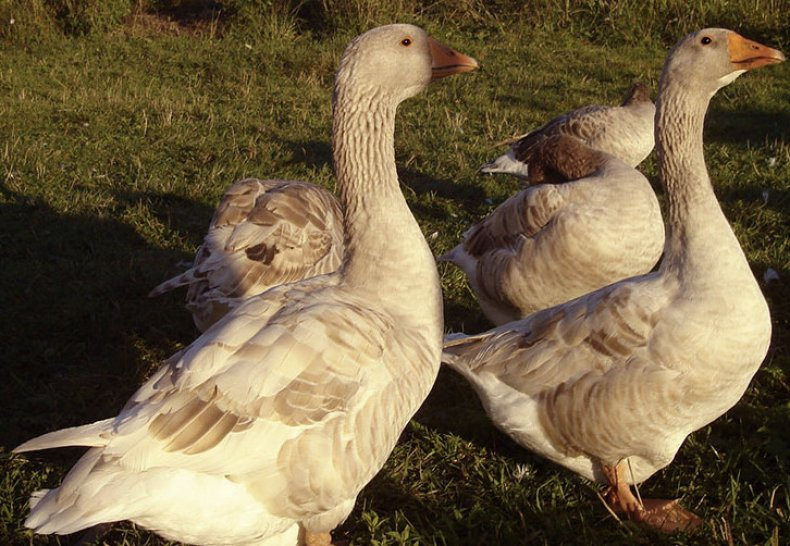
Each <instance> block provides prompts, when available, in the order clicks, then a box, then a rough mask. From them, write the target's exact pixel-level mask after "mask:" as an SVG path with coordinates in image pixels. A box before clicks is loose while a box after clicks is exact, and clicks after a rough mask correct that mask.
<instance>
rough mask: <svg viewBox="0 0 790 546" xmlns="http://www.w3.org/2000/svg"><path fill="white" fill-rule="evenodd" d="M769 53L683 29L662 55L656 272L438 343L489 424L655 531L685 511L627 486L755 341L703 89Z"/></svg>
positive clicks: (664, 460) (716, 408) (707, 402)
mask: <svg viewBox="0 0 790 546" xmlns="http://www.w3.org/2000/svg"><path fill="white" fill-rule="evenodd" d="M783 60H784V55H783V54H782V53H780V52H779V51H777V50H774V49H771V48H768V47H766V46H763V45H760V44H758V43H756V42H752V41H750V40H747V39H745V38H743V37H741V36H740V35H738V34H736V33H735V32H732V31H728V30H725V29H704V30H701V31H698V32H694V33H692V34H690V35H688V36H686V37H685V38H683V39H682V40H680V41H679V42H678V44H677V45H676V46H675V47H674V48H673V49H672V51H671V52H670V54H669V56H668V58H667V61H666V63H665V65H664V69H663V72H662V76H661V80H660V88H659V92H658V100H657V114H656V142H657V157H658V167H659V174H660V178H661V181H662V183H663V184H664V186H665V188H666V191H667V196H668V201H669V215H668V223H667V240H666V246H665V251H664V257H663V259H662V261H661V265H660V267H659V269H658V271H656V272H653V273H648V274H646V275H642V276H639V277H635V278H631V279H627V280H623V281H621V282H619V283H616V284H613V285H611V286H608V287H605V288H602V289H599V290H597V291H595V292H592V293H590V294H588V295H585V296H582V297H580V298H578V299H576V300H573V301H571V302H568V303H565V304H563V305H560V306H556V307H553V308H549V309H546V310H543V311H540V312H538V313H535V314H533V315H530V316H529V317H527V318H525V319H523V320H520V321H517V322H512V323H509V324H506V325H503V326H501V327H499V328H495V329H493V330H490V331H488V332H485V333H482V334H479V335H471V336H462V335H459V336H453V337H452V338H448V339H447V340H446V344H445V351H444V355H443V361H444V362H446V363H447V364H448V365H450V366H451V367H452V368H453V369H454V370H456V371H457V372H459V373H460V374H461V375H463V376H464V377H465V378H466V379H467V380H468V381H469V382H470V383H471V385H472V386H473V388H474V389H475V391H476V392H477V394H478V395H479V397H480V399H481V401H482V404H483V406H484V408H485V410H486V412H487V413H488V415H489V416H490V418H491V420H492V421H493V423H494V424H495V425H496V426H497V427H499V428H500V429H501V430H503V431H504V432H506V433H507V434H509V435H510V436H511V437H512V438H513V439H514V440H515V441H517V442H518V443H519V444H521V445H523V446H525V447H527V448H529V449H531V450H533V451H535V452H536V453H539V454H541V455H543V456H545V457H547V458H549V459H550V460H552V461H554V462H556V463H559V464H561V465H563V466H565V467H567V468H569V469H570V470H573V471H574V472H577V473H579V474H581V475H582V476H584V477H586V478H588V479H592V480H598V481H602V482H605V483H609V484H611V488H612V490H611V493H612V496H611V497H610V499H611V501H612V503H613V505H614V506H618V507H619V508H621V509H622V510H624V511H625V512H627V513H629V514H630V515H631V516H632V517H634V518H635V519H639V520H643V521H646V522H647V523H650V524H652V525H655V526H656V527H658V528H660V529H664V530H673V529H677V528H682V527H684V526H685V525H687V524H689V523H694V522H695V519H694V518H693V517H692V515H690V513H688V512H685V511H684V510H682V509H680V507H679V506H678V505H677V504H676V503H674V502H667V501H663V502H662V501H655V502H650V503H648V501H647V500H645V501H644V504H642V503H641V502H640V501H639V500H637V499H636V498H635V497H634V495H633V494H632V493H631V491H630V488H629V485H628V484H633V483H639V482H642V481H644V480H646V479H647V478H649V477H650V476H651V475H652V474H654V473H655V472H656V471H658V470H659V469H661V468H663V467H665V466H666V465H668V464H669V463H670V462H671V461H672V459H673V458H674V457H675V454H676V453H677V451H678V449H679V448H680V446H681V444H682V443H683V441H684V439H685V438H686V437H687V436H688V435H689V434H690V433H691V432H693V431H695V430H697V429H699V428H700V427H703V426H705V425H707V424H708V423H710V422H712V421H713V420H715V419H716V418H717V417H719V416H720V415H722V414H723V413H724V412H725V411H727V410H728V409H729V408H731V407H732V406H733V405H734V404H736V403H737V402H738V400H739V399H740V398H741V396H742V395H743V393H744V391H745V390H746V388H747V386H748V385H749V382H750V380H751V378H752V376H753V375H754V374H755V372H756V371H757V369H758V368H759V366H760V364H761V363H762V361H763V359H764V357H765V355H766V352H767V350H768V346H769V343H770V339H771V319H770V314H769V310H768V306H767V304H766V301H765V298H764V297H763V294H762V293H761V291H760V288H759V286H758V284H757V281H756V280H755V278H754V276H753V274H752V272H751V270H750V268H749V264H748V262H747V260H746V257H745V256H744V254H743V251H742V249H741V247H740V245H739V244H738V240H737V239H736V237H735V235H734V233H733V231H732V229H731V227H730V225H729V223H728V222H727V219H726V218H725V216H724V214H723V213H722V211H721V208H720V206H719V204H718V201H717V200H716V196H715V194H714V192H713V187H712V184H711V181H710V179H709V177H708V173H707V169H706V166H705V159H704V156H703V147H702V141H703V139H702V136H703V121H704V118H705V112H706V110H707V107H708V104H709V102H710V99H711V97H712V96H713V95H714V94H715V93H716V91H717V90H718V89H719V88H721V87H723V86H725V85H727V84H729V83H730V82H732V81H733V80H734V79H735V78H736V77H738V76H739V75H740V74H742V73H744V72H745V71H747V70H750V69H754V68H758V67H761V66H765V65H769V64H774V63H777V62H781V61H783Z"/></svg>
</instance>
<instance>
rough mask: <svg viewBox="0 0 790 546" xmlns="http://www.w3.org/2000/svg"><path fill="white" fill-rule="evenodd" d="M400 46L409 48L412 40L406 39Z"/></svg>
mask: <svg viewBox="0 0 790 546" xmlns="http://www.w3.org/2000/svg"><path fill="white" fill-rule="evenodd" d="M400 44H401V45H402V46H404V47H409V46H410V45H411V38H404V39H403V40H401V41H400Z"/></svg>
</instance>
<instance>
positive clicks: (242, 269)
mask: <svg viewBox="0 0 790 546" xmlns="http://www.w3.org/2000/svg"><path fill="white" fill-rule="evenodd" d="M343 237H344V234H343V213H342V211H341V209H340V204H339V202H338V200H337V198H336V197H335V196H334V194H332V192H330V191H329V190H327V189H325V188H322V187H320V186H315V185H313V184H309V183H307V182H298V181H293V180H258V179H256V178H246V179H244V180H239V181H238V182H236V183H235V184H233V185H231V186H230V187H229V188H228V189H227V190H226V191H225V195H223V197H222V200H221V201H220V204H219V206H218V207H217V210H216V212H215V213H214V217H213V218H212V219H211V224H210V225H209V228H208V232H207V233H206V236H205V238H204V239H203V244H202V245H201V246H200V248H199V249H198V251H197V253H196V255H195V261H194V263H193V264H192V267H191V268H189V269H188V270H187V271H185V272H184V273H182V274H181V275H178V276H176V277H173V278H172V279H169V280H167V281H165V282H163V283H162V284H160V285H158V286H157V287H155V288H154V289H153V290H151V293H150V294H148V296H149V297H154V296H158V295H160V294H163V293H165V292H169V291H170V290H174V289H175V288H178V287H180V286H184V285H187V286H188V289H187V295H186V307H187V309H189V310H190V311H191V312H192V318H193V319H194V321H195V325H196V326H197V327H198V329H200V331H202V332H205V331H206V330H207V329H208V327H209V326H211V325H212V324H214V323H215V322H216V321H218V320H219V319H220V318H222V317H223V316H224V315H225V313H227V312H228V310H229V309H230V308H231V307H232V306H235V305H238V303H239V302H240V301H242V300H244V299H247V298H249V297H250V296H254V295H256V294H260V293H262V292H265V291H266V290H268V289H269V288H271V287H273V286H278V285H281V284H284V283H288V282H295V281H300V280H302V279H307V278H310V277H314V276H316V275H322V274H324V273H331V272H332V271H335V270H336V269H337V268H338V266H339V265H340V261H341V259H342V256H343Z"/></svg>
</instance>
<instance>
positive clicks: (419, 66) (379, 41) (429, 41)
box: [335, 24, 479, 103]
mask: <svg viewBox="0 0 790 546" xmlns="http://www.w3.org/2000/svg"><path fill="white" fill-rule="evenodd" d="M477 68H479V65H478V63H477V61H476V60H474V59H473V58H472V57H468V56H466V55H464V54H462V53H459V52H457V51H455V50H453V49H451V48H449V47H447V46H445V45H444V44H442V43H440V42H438V41H437V40H434V39H433V38H431V37H430V36H428V34H427V33H426V32H425V31H424V30H422V29H421V28H420V27H417V26H414V25H405V24H397V25H386V26H383V27H377V28H374V29H372V30H369V31H368V32H366V33H364V34H362V35H360V36H359V37H357V38H356V39H355V40H353V41H352V42H351V43H350V44H349V46H348V47H347V48H346V51H345V53H344V54H343V58H342V59H341V61H340V68H339V70H338V76H337V82H336V86H335V90H336V92H337V91H338V90H339V89H341V88H347V87H348V86H350V85H353V87H355V88H359V89H364V90H367V91H369V92H371V93H372V94H374V95H375V96H378V97H379V98H382V99H383V98H390V99H391V100H393V101H394V102H395V103H399V102H401V101H403V100H405V99H407V98H409V97H412V96H414V95H416V94H417V93H419V92H420V91H421V90H422V89H423V88H425V87H426V86H427V85H428V84H429V83H430V82H432V81H434V80H436V79H439V78H443V77H445V76H450V75H452V74H461V73H464V72H470V71H472V70H475V69H477Z"/></svg>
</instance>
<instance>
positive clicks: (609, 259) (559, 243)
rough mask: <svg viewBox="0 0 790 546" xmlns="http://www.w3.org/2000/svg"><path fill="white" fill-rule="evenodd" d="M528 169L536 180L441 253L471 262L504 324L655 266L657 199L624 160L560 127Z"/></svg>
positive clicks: (486, 308) (496, 319) (494, 318)
mask: <svg viewBox="0 0 790 546" xmlns="http://www.w3.org/2000/svg"><path fill="white" fill-rule="evenodd" d="M529 168H530V172H531V174H532V179H533V180H532V182H533V183H532V185H530V186H528V187H526V188H525V189H523V190H521V191H520V192H518V193H517V194H515V195H513V196H512V197H510V198H509V199H507V200H506V201H505V202H503V203H502V204H501V205H499V206H498V207H497V208H496V209H494V211H493V212H492V213H491V214H490V215H489V216H488V217H486V218H484V219H483V220H481V221H479V222H477V223H476V224H474V225H473V226H472V227H471V228H469V229H468V230H467V231H466V232H465V233H464V235H463V240H462V241H461V243H459V244H458V245H456V246H455V247H454V248H453V249H451V250H450V251H448V252H446V253H445V254H442V255H441V256H439V260H442V261H449V262H451V263H453V264H455V265H457V266H458V267H460V268H461V269H462V270H463V271H464V273H465V274H466V277H467V281H468V283H469V286H470V288H471V289H472V292H474V295H475V297H476V298H477V301H478V303H479V304H480V307H481V309H482V311H483V313H484V314H485V316H486V317H487V318H488V319H489V320H490V321H491V322H492V323H494V324H496V325H501V324H504V323H506V322H510V321H513V320H517V319H520V318H522V317H525V316H527V315H529V314H531V313H534V312H535V311H539V310H541V309H545V308H547V307H551V306H553V305H557V304H560V303H563V302H566V301H568V300H571V299H573V298H576V297H578V296H581V295H583V294H586V293H588V292H591V291H593V290H597V289H598V288H601V287H603V286H606V285H608V284H611V283H613V282H615V281H619V280H621V279H624V278H627V277H631V276H633V275H640V274H642V273H647V272H648V271H650V270H651V269H652V268H653V266H655V264H656V262H657V261H658V259H659V258H660V257H661V252H662V250H663V247H664V221H663V219H662V217H661V209H660V207H659V204H658V199H657V198H656V195H655V193H654V192H653V189H652V187H651V186H650V183H649V182H648V180H647V179H646V178H645V177H644V176H643V175H642V174H641V173H640V172H639V171H637V170H636V169H634V168H633V167H631V166H629V165H627V164H626V163H624V162H623V161H621V160H620V159H617V158H616V157H614V156H612V155H610V154H608V153H605V152H601V151H598V150H595V149H593V148H591V147H589V146H587V145H585V144H584V143H583V142H582V141H581V140H579V139H577V138H574V137H571V136H566V135H554V136H550V137H546V138H544V139H542V141H541V142H539V143H537V144H536V145H535V147H534V148H533V151H532V154H531V157H530V165H529Z"/></svg>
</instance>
